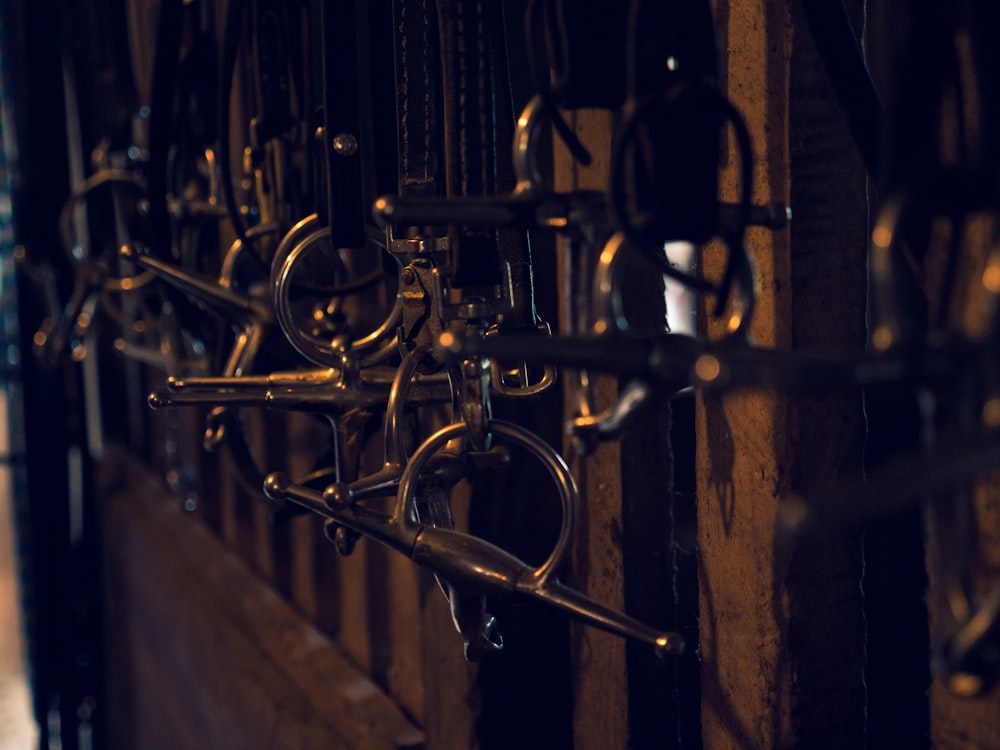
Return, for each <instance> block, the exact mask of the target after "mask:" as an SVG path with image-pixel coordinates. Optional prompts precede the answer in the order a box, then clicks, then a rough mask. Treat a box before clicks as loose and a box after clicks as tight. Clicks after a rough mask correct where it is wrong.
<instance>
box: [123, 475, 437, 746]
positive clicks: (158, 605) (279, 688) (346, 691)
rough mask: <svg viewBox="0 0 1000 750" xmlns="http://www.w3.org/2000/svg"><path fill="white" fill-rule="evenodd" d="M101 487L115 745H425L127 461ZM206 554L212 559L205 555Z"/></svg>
mask: <svg viewBox="0 0 1000 750" xmlns="http://www.w3.org/2000/svg"><path fill="white" fill-rule="evenodd" d="M105 468H106V469H110V470H111V472H112V473H114V472H117V476H116V477H115V479H116V481H115V482H113V483H112V485H111V488H110V490H109V492H108V495H107V503H106V506H105V519H106V524H107V527H106V528H107V531H108V532H111V533H107V539H108V559H107V565H108V567H107V571H106V573H107V580H108V584H109V586H108V591H109V592H110V595H111V598H112V601H111V602H110V604H109V614H110V637H111V638H112V639H113V641H114V643H115V644H116V645H117V646H118V647H117V648H116V649H114V651H113V654H114V667H115V668H114V669H113V671H112V676H113V681H112V685H113V692H112V700H114V701H116V705H121V706H123V707H124V708H126V709H127V711H123V712H122V713H121V714H118V715H119V716H120V717H121V716H125V717H127V719H124V720H123V721H122V722H121V723H120V725H119V726H118V733H119V734H118V736H117V737H116V738H115V739H116V746H117V747H122V748H131V747H141V748H148V749H150V750H155V749H156V748H161V747H162V748H171V750H178V749H182V748H192V749H194V748H199V749H200V748H206V747H211V748H234V750H235V749H236V748H239V749H240V750H251V749H252V748H292V747H295V748H317V749H318V748H330V747H337V748H394V749H399V748H411V749H412V748H419V747H423V746H424V744H423V743H424V740H423V735H422V733H421V732H420V731H419V730H418V729H417V728H416V727H414V725H413V724H411V723H410V722H409V721H408V720H407V719H406V718H405V717H404V716H403V714H402V713H401V712H400V711H399V709H398V708H397V707H396V705H395V704H394V703H393V702H392V701H391V700H390V699H389V698H388V697H387V696H386V695H385V694H384V693H383V692H382V691H381V690H379V689H378V687H377V686H376V685H375V684H374V683H373V682H372V681H371V680H370V679H368V678H367V677H366V676H365V675H364V674H363V673H361V672H359V671H358V670H357V669H356V668H355V667H354V666H352V665H351V664H350V663H349V662H348V661H347V660H345V658H344V657H343V656H342V655H341V654H340V652H339V651H338V650H337V649H336V648H335V647H334V646H333V645H332V644H331V643H330V641H329V640H327V639H326V638H325V637H324V636H323V635H322V634H320V633H319V631H317V630H316V629H315V627H313V626H312V625H310V624H308V623H306V622H305V621H303V620H302V619H300V618H299V616H297V615H296V614H295V612H294V611H293V609H292V608H291V606H290V605H289V604H288V603H287V602H286V601H285V600H283V599H282V598H280V597H279V596H277V595H276V594H275V593H274V592H273V590H272V589H271V588H270V587H268V586H265V585H263V584H262V583H261V582H260V581H259V579H258V578H257V577H256V576H255V575H254V574H253V573H252V572H251V571H250V570H249V568H248V567H247V565H246V564H245V563H244V562H243V561H241V560H240V559H238V558H237V557H236V556H235V555H233V554H232V553H231V552H229V551H227V550H226V549H225V548H224V547H223V546H222V545H221V544H220V543H219V541H218V540H217V539H216V538H215V537H214V536H213V535H212V534H211V533H210V532H208V531H207V530H206V529H205V528H203V527H202V526H201V525H200V524H199V523H198V522H197V521H196V520H195V519H194V518H192V517H190V516H186V515H185V514H184V513H183V512H182V511H181V510H180V509H179V508H178V507H177V505H176V502H175V501H174V500H173V499H172V498H171V497H170V496H169V495H167V494H166V493H165V492H164V491H163V490H162V489H161V488H160V486H159V484H158V483H157V482H156V481H155V480H154V479H151V478H150V477H149V475H148V474H146V473H145V472H144V471H142V470H139V469H136V468H134V467H119V468H118V469H115V468H114V467H105ZM208 561H211V564H206V563H207V562H208Z"/></svg>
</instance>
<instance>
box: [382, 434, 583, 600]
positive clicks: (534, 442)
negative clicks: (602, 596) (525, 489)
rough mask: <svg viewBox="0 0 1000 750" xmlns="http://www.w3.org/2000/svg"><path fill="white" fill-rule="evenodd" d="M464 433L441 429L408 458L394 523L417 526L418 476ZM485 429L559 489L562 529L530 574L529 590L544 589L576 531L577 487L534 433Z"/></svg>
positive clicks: (566, 553)
mask: <svg viewBox="0 0 1000 750" xmlns="http://www.w3.org/2000/svg"><path fill="white" fill-rule="evenodd" d="M467 429H468V427H467V425H466V424H465V423H464V422H456V423H455V424H451V425H448V426H446V427H442V428H441V429H440V430H438V431H437V432H435V433H434V434H433V435H431V436H430V437H429V438H427V439H426V440H425V441H424V442H423V443H422V444H421V445H420V447H419V448H417V450H416V452H414V453H413V455H411V456H410V460H409V461H408V462H407V464H406V468H405V469H404V471H403V476H402V477H401V478H400V480H399V491H398V493H397V495H396V509H395V514H394V516H393V522H395V523H402V524H403V525H404V526H410V527H415V526H419V525H420V523H419V521H418V519H417V513H416V489H417V479H418V478H419V477H420V472H421V471H423V468H424V466H425V465H426V463H427V461H428V460H429V459H430V458H431V456H433V455H434V453H435V451H437V450H438V449H439V448H440V447H442V446H443V445H444V444H445V443H447V442H448V441H449V440H452V439H454V438H457V437H460V436H461V435H463V434H464V433H465V432H466V431H467ZM488 429H489V431H490V432H491V433H492V434H493V435H500V436H502V437H505V438H506V439H507V440H509V441H510V442H512V443H514V444H515V445H519V446H521V447H522V448H524V449H526V450H527V451H528V452H529V453H531V454H532V455H533V456H535V458H537V459H538V460H539V461H541V462H542V464H543V465H544V466H545V468H546V469H548V472H549V476H550V477H552V479H553V480H554V481H555V483H556V486H557V487H558V488H559V498H560V502H561V505H562V525H561V527H560V529H559V537H558V539H557V540H556V544H555V546H554V547H553V548H552V552H551V553H550V554H549V556H548V558H547V559H546V560H545V562H543V563H542V564H541V565H540V566H539V567H537V568H535V569H534V570H533V571H532V572H531V579H532V580H531V586H532V588H540V587H543V586H544V585H545V584H546V583H547V582H548V581H549V580H550V579H551V578H552V577H553V576H555V575H556V574H557V572H558V569H559V566H560V565H562V563H563V562H564V561H565V559H566V558H567V557H568V555H569V552H570V545H571V543H572V540H573V535H574V533H575V530H576V517H577V505H578V503H579V495H578V493H577V489H576V483H575V482H574V481H573V475H572V474H570V471H569V467H568V466H567V465H566V462H565V461H564V460H563V458H562V456H560V455H559V454H558V453H556V451H555V450H553V449H552V448H551V447H550V446H549V445H548V443H546V442H545V441H544V440H542V439H541V438H540V437H538V436H537V435H535V434H534V433H533V432H531V431H529V430H527V429H525V428H524V427H521V426H520V425H517V424H513V423H512V422H504V421H501V420H498V419H494V420H491V421H490V422H489V423H488Z"/></svg>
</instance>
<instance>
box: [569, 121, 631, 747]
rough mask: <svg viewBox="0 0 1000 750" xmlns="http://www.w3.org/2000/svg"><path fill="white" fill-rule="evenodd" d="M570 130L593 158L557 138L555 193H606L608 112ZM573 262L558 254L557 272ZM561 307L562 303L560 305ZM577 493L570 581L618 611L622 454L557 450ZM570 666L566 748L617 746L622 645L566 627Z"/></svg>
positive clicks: (622, 710) (604, 391)
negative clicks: (585, 160)
mask: <svg viewBox="0 0 1000 750" xmlns="http://www.w3.org/2000/svg"><path fill="white" fill-rule="evenodd" d="M570 125H571V127H573V128H574V130H575V132H576V134H577V136H578V137H579V138H580V140H581V141H582V142H583V143H584V144H586V145H587V146H588V148H589V149H590V151H591V153H592V154H593V156H594V161H593V163H592V164H591V165H590V166H589V167H581V166H580V165H579V164H578V163H577V162H576V161H575V160H574V159H573V158H572V156H570V154H569V153H568V152H567V151H566V149H565V147H563V146H562V144H561V143H560V142H559V141H558V139H556V145H555V153H554V161H555V189H556V190H557V191H559V192H565V191H571V190H586V189H589V190H605V189H607V186H608V177H609V174H610V162H609V155H610V152H611V126H612V118H611V113H610V112H608V111H604V110H577V111H574V112H571V113H570ZM578 261H579V259H577V258H571V257H568V253H566V252H563V253H561V254H560V263H559V270H558V273H559V275H560V277H561V278H564V277H565V269H566V265H567V264H569V263H574V262H578ZM563 304H564V307H565V304H566V303H565V302H564V303H563ZM597 392H598V398H600V399H602V400H603V401H604V403H611V401H612V399H614V398H615V395H616V393H617V388H616V387H615V382H614V380H613V379H612V378H607V377H602V378H599V379H598V383H597ZM564 455H566V456H567V457H568V458H569V460H570V462H571V467H572V469H573V474H574V477H575V479H576V481H577V484H578V486H579V489H580V510H581V513H580V523H579V528H580V534H579V539H578V541H577V543H576V545H575V548H574V552H573V573H572V578H571V582H572V584H573V585H574V586H575V587H577V588H579V589H580V590H581V591H583V592H584V593H585V594H587V595H588V596H590V597H592V598H593V599H596V600H597V601H599V602H601V603H602V604H605V605H607V606H610V607H613V608H615V609H622V608H623V606H624V590H625V585H624V581H625V579H624V565H623V559H622V549H621V538H620V537H621V503H622V499H621V449H620V447H619V445H618V444H617V443H605V444H602V445H601V446H599V447H598V449H597V450H596V451H595V452H594V454H593V455H591V456H588V457H586V458H575V459H574V458H573V447H572V446H571V445H566V446H564ZM570 633H571V635H570V640H571V649H572V659H573V663H574V674H573V678H572V679H573V693H574V698H573V700H574V706H575V712H574V719H573V740H574V745H573V747H574V748H575V750H587V749H588V748H594V750H597V748H601V749H602V750H606V749H608V748H617V747H624V746H625V745H624V743H625V742H626V740H627V737H628V701H627V696H628V690H627V674H626V665H625V644H624V642H623V641H622V639H621V638H618V637H616V636H612V635H608V634H607V633H602V632H600V631H597V630H594V629H593V628H586V627H583V626H578V625H573V626H571V630H570Z"/></svg>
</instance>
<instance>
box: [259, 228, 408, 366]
mask: <svg viewBox="0 0 1000 750" xmlns="http://www.w3.org/2000/svg"><path fill="white" fill-rule="evenodd" d="M328 235H329V229H328V228H325V227H320V226H319V218H318V216H317V215H316V214H312V215H311V216H307V217H306V218H305V219H303V220H302V221H300V222H298V223H297V224H296V225H295V226H294V227H292V229H291V230H290V231H289V232H288V234H286V235H285V237H284V239H282V241H281V244H280V245H279V246H278V249H277V251H276V252H275V254H274V259H273V261H272V263H271V288H272V294H273V297H274V311H275V317H276V319H277V321H278V325H279V326H280V327H281V330H282V331H283V332H284V334H285V337H286V338H287V339H288V341H289V342H290V343H291V344H292V346H293V347H294V348H295V350H296V351H297V352H299V354H301V355H302V356H303V357H305V358H306V359H308V360H309V361H310V362H313V363H314V364H317V365H320V366H322V367H339V366H340V365H341V355H342V352H341V351H340V350H339V349H337V348H335V347H334V346H332V345H331V344H330V343H329V342H325V341H322V340H320V339H318V338H317V337H313V336H310V335H308V334H306V333H305V332H303V330H302V329H301V327H300V326H299V325H298V324H297V322H296V320H295V315H294V314H293V311H292V306H291V299H290V298H289V287H290V286H291V278H292V268H293V266H294V265H295V263H296V262H297V261H298V259H299V258H302V257H303V256H304V255H306V254H307V253H308V252H310V251H312V250H313V249H314V246H315V245H316V244H317V243H319V242H323V241H325V240H326V239H327V237H328ZM401 313H402V303H401V301H400V299H399V296H398V295H397V296H396V299H395V300H394V303H393V307H392V309H391V311H390V312H389V315H388V316H387V317H386V319H385V320H384V321H383V322H382V324H381V325H379V326H378V327H377V328H376V329H375V330H373V331H371V332H370V333H368V334H367V335H365V336H363V337H361V338H358V339H356V340H354V341H353V342H351V347H350V349H351V351H352V352H355V353H362V352H369V354H368V356H367V357H366V358H365V359H363V360H362V362H361V366H369V365H372V364H375V363H377V362H380V361H381V360H383V359H385V358H386V357H387V356H388V355H389V354H391V353H392V352H393V351H394V350H395V342H394V341H392V340H390V341H388V342H386V341H385V339H386V338H387V337H390V334H392V333H393V332H394V331H395V329H396V327H397V325H398V323H399V318H400V315H401ZM379 344H381V346H379ZM373 349H374V351H371V350H373Z"/></svg>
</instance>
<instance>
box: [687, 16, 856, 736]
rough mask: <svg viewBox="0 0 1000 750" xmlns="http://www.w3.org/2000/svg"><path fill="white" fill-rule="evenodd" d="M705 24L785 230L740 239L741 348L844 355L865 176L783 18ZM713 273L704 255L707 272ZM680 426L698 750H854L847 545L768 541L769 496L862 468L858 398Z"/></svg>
mask: <svg viewBox="0 0 1000 750" xmlns="http://www.w3.org/2000/svg"><path fill="white" fill-rule="evenodd" d="M718 17H719V20H720V25H721V27H722V33H723V37H724V39H725V40H726V50H727V61H728V62H727V68H726V83H727V85H726V92H727V94H728V96H729V97H730V98H731V100H732V101H733V103H734V104H735V105H736V107H737V108H738V109H739V110H740V111H741V112H742V113H743V115H744V117H745V119H746V122H747V126H748V128H749V130H750V133H751V136H752V139H753V143H754V162H755V166H756V169H755V175H754V196H753V197H754V200H755V202H762V201H768V200H777V201H783V202H786V204H787V203H788V202H789V201H790V202H791V205H792V209H793V216H794V217H795V218H794V219H793V225H792V227H791V229H790V230H785V231H782V232H770V231H764V230H760V229H752V230H751V231H749V232H748V236H747V244H748V247H749V249H750V251H751V253H752V255H753V258H754V260H755V263H756V266H757V272H758V276H759V280H760V296H759V297H758V305H757V309H756V312H755V316H754V321H753V325H752V327H751V335H752V339H753V340H754V341H755V342H756V343H757V344H758V345H761V346H769V347H775V348H779V349H786V350H787V349H791V348H793V347H794V346H803V347H808V346H810V345H822V346H824V347H829V348H834V349H835V348H838V345H839V348H841V349H845V348H850V347H852V346H853V347H857V346H859V343H860V342H861V341H863V324H864V307H863V305H864V300H863V289H864V286H863V269H864V248H865V231H866V230H865V224H864V222H865V211H864V190H865V187H864V176H863V173H861V172H860V171H859V169H858V168H857V162H856V157H854V156H853V154H852V153H850V149H851V147H850V144H849V142H847V141H846V140H845V138H844V137H843V135H842V134H841V131H840V130H837V129H836V128H833V127H832V126H830V123H831V122H835V119H834V120H831V117H832V116H831V114H830V112H831V110H832V108H833V107H832V105H831V104H830V103H829V102H828V101H827V100H828V98H829V95H828V94H824V92H823V91H822V89H821V81H817V80H807V76H808V75H814V73H815V71H816V69H817V67H818V63H817V61H816V59H815V53H814V52H813V53H812V54H813V57H812V58H811V59H810V58H809V57H808V56H804V55H805V52H806V51H807V46H806V45H805V43H804V40H803V39H802V38H801V37H799V36H798V35H797V34H796V33H795V31H794V24H793V17H792V14H791V9H790V7H789V6H787V5H785V4H766V5H765V6H761V5H760V4H758V3H750V2H743V1H742V0H731V1H730V2H720V3H719V5H718ZM804 97H806V98H804ZM824 126H829V127H827V130H828V131H829V130H831V129H832V130H834V131H835V132H834V136H831V135H830V133H829V132H824ZM845 152H846V156H845ZM845 158H847V161H846V162H845V161H844V160H845ZM851 159H853V161H852V160H851ZM735 161H736V160H735V159H734V158H730V159H729V163H728V164H727V169H726V170H725V171H724V173H723V177H722V181H721V185H722V190H723V194H724V196H725V197H726V199H728V200H736V199H738V197H739V193H738V190H737V188H736V182H735V180H736V179H737V177H738V172H737V171H736V164H735V163H734V162H735ZM845 164H847V165H848V166H846V167H845ZM838 190H839V191H841V192H842V193H843V194H844V195H845V196H846V198H844V199H843V200H841V201H840V204H841V205H839V206H837V207H832V213H833V215H834V216H836V217H837V219H838V221H839V223H834V224H833V226H831V222H830V221H828V215H826V214H823V215H819V216H817V215H816V214H810V212H811V211H813V210H814V209H815V207H816V206H817V205H822V203H821V202H818V201H816V200H815V196H816V194H819V193H821V194H822V195H823V196H824V201H827V200H830V196H831V195H835V191H838ZM845 203H846V205H843V204H845ZM823 210H827V209H826V208H824V209H823ZM842 211H846V213H842ZM844 248H847V249H846V250H845V249H844ZM723 261H724V254H723V253H722V252H721V249H720V248H715V249H710V250H709V251H708V252H707V253H706V254H705V255H704V262H703V266H704V270H705V272H706V274H707V275H710V276H711V275H713V274H717V273H718V272H719V270H720V269H721V263H722V262H723ZM843 290H847V291H846V292H844V291H843ZM702 313H703V316H702V322H701V324H700V325H701V326H702V332H703V333H706V334H708V335H709V336H710V337H713V338H715V337H718V336H719V335H720V334H721V333H722V325H721V324H720V321H714V320H709V319H708V313H709V308H708V306H707V304H705V305H704V306H703V309H702ZM696 423H697V431H698V452H697V462H698V494H699V499H698V546H699V550H700V555H701V558H700V582H699V583H700V610H701V629H700V630H701V632H700V637H701V641H700V649H701V657H702V691H703V692H702V727H703V729H702V736H703V741H704V746H705V747H706V748H709V749H714V748H731V747H741V748H742V747H746V748H757V747H793V746H795V747H858V746H863V743H864V690H863V686H862V679H863V674H862V668H863V630H862V627H863V624H862V620H861V616H860V614H859V611H860V609H859V608H860V603H861V595H860V576H861V548H860V539H859V538H857V537H855V538H848V539H838V540H836V541H831V542H829V543H827V542H824V543H821V544H816V543H813V542H809V543H806V544H803V545H801V546H791V547H790V546H786V545H784V544H781V543H779V541H778V540H777V539H776V536H775V519H776V513H777V510H778V507H779V504H780V501H781V498H782V497H783V496H785V495H786V494H788V493H792V492H795V493H805V494H806V495H808V493H809V490H810V489H811V488H813V487H817V486H822V483H824V482H827V483H829V482H836V481H841V480H844V479H848V478H850V477H852V476H857V475H858V473H859V472H860V456H861V440H862V434H863V433H862V423H861V411H860V401H859V397H858V394H857V393H856V392H854V393H850V392H849V391H845V393H841V394H837V393H823V394H817V395H816V396H809V397H808V398H807V397H794V398H793V397H791V396H789V395H787V394H783V393H778V392H773V391H765V390H760V391H755V392H734V391H730V392H726V393H724V394H708V395H703V396H701V397H699V401H698V408H697V415H696Z"/></svg>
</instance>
